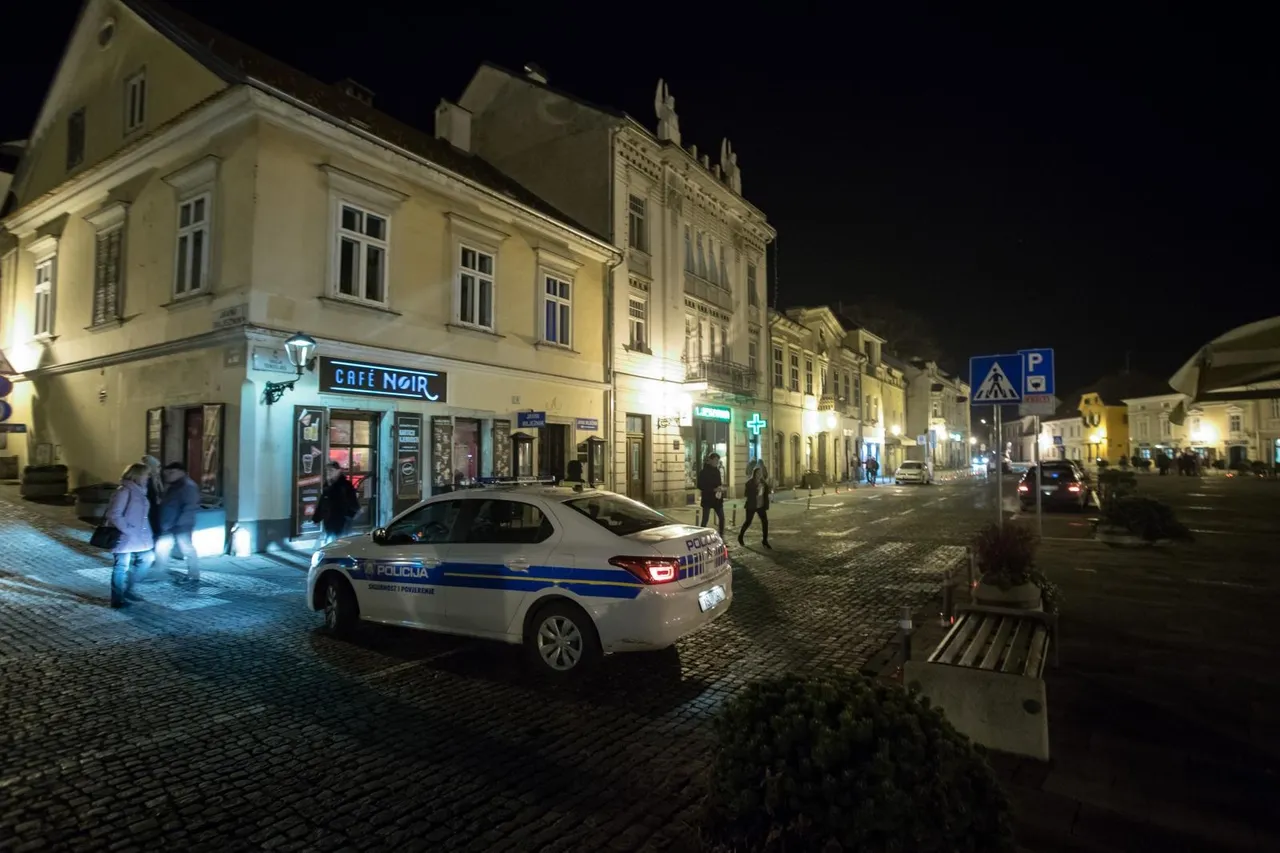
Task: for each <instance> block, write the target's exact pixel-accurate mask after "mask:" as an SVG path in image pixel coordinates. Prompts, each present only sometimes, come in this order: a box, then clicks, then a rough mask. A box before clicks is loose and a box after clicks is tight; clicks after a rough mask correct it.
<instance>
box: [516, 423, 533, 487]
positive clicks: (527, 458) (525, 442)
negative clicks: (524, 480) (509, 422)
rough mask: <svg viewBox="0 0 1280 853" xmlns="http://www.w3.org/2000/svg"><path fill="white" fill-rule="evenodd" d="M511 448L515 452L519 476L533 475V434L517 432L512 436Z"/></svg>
mask: <svg viewBox="0 0 1280 853" xmlns="http://www.w3.org/2000/svg"><path fill="white" fill-rule="evenodd" d="M511 449H512V452H513V453H514V454H515V471H516V476H517V477H532V476H533V436H531V435H529V434H527V433H523V432H517V433H514V434H513V435H512V436H511Z"/></svg>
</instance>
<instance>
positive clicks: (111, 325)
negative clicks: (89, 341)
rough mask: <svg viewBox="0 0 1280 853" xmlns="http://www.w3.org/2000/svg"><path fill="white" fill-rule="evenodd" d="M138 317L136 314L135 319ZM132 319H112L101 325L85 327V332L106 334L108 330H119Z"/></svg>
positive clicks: (94, 324)
mask: <svg viewBox="0 0 1280 853" xmlns="http://www.w3.org/2000/svg"><path fill="white" fill-rule="evenodd" d="M136 316H138V315H136V314H135V315H134V317H136ZM132 319H133V317H112V318H111V319H110V320H104V321H103V322H101V323H93V324H92V325H89V326H85V327H84V330H85V331H86V332H105V331H107V330H108V329H118V328H120V327H121V326H123V325H124V324H125V323H127V322H129V321H130V320H132Z"/></svg>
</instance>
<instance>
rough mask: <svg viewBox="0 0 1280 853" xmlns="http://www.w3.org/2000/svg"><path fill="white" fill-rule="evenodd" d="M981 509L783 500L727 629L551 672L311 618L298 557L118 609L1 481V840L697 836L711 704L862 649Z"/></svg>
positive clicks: (595, 840) (95, 842)
mask: <svg viewBox="0 0 1280 853" xmlns="http://www.w3.org/2000/svg"><path fill="white" fill-rule="evenodd" d="M993 500H994V494H993V493H992V490H990V489H984V488H982V486H981V483H980V482H971V481H959V482H954V483H948V484H944V485H939V486H935V487H926V488H920V487H913V488H898V487H893V486H878V487H875V488H869V487H864V488H860V489H858V490H856V491H854V492H852V493H842V494H839V495H835V494H828V495H826V496H822V495H818V496H816V497H814V498H813V499H812V502H811V503H810V502H809V501H807V500H804V499H801V500H797V501H794V502H790V503H783V504H780V505H778V506H777V507H775V508H774V510H772V511H771V516H772V519H771V520H772V522H773V528H774V530H773V532H772V535H771V539H772V540H773V545H774V547H775V550H774V551H772V552H768V551H764V550H763V549H760V548H759V547H758V546H753V547H749V548H746V549H742V548H738V547H736V546H735V547H734V549H733V559H734V565H735V578H734V585H735V590H734V592H735V597H734V604H733V608H732V609H731V610H730V611H729V613H728V614H727V615H726V616H725V618H723V619H721V620H719V621H718V622H716V623H715V624H714V625H712V626H711V627H710V628H709V629H708V630H706V631H703V632H702V633H700V634H698V635H696V636H694V637H691V638H689V639H687V640H685V641H683V642H681V643H680V644H679V645H678V646H677V647H676V648H675V649H673V650H669V651H667V652H662V653H655V654H633V655H621V656H616V657H611V658H609V659H607V660H606V661H605V662H604V663H603V665H602V666H601V667H599V668H598V669H597V670H596V671H595V672H593V673H591V674H590V675H589V676H588V677H586V678H584V679H583V680H581V681H580V682H577V683H574V684H572V685H569V686H558V687H552V686H548V685H546V684H544V683H542V682H541V681H539V680H538V679H537V678H536V677H534V676H533V675H531V674H529V673H528V672H526V670H525V669H524V667H523V665H522V661H521V657H520V654H519V652H518V650H516V649H513V648H510V647H507V646H501V645H495V644H490V643H485V642H480V641H474V640H466V639H459V638H452V637H441V636H435V635H429V634H425V633H421V632H410V631H404V630H397V629H389V628H369V629H367V630H365V631H363V632H361V634H360V636H359V637H358V638H357V639H356V640H354V641H347V642H342V641H337V640H334V639H331V638H329V637H327V636H325V635H323V634H321V633H319V631H318V624H319V619H318V617H317V616H316V615H315V614H312V613H310V612H309V611H307V610H306V609H305V607H304V606H303V602H302V590H303V582H304V572H303V571H300V570H299V567H298V566H299V565H300V561H298V560H296V559H295V558H288V557H284V558H279V559H276V560H271V559H263V558H255V559H253V560H240V561H236V560H231V559H228V558H222V559H219V560H215V561H210V562H209V563H207V564H206V567H205V569H204V571H203V572H202V574H203V576H204V577H205V578H206V579H208V581H209V583H208V584H207V585H205V586H202V587H201V588H199V589H198V590H187V589H184V588H181V587H176V586H173V585H172V584H170V583H169V582H168V581H166V580H159V581H156V582H153V583H148V584H144V585H143V586H142V587H141V588H140V591H141V593H142V595H143V596H144V598H146V599H147V600H146V603H144V604H140V605H137V606H134V607H131V608H128V609H126V610H122V611H112V610H110V609H108V608H107V607H106V606H105V604H106V602H105V595H106V568H105V565H104V564H105V561H104V560H103V559H102V555H101V554H99V553H97V552H95V551H93V550H92V549H90V548H88V546H87V544H86V540H87V538H88V532H89V531H88V528H87V527H84V526H83V525H78V524H75V523H68V522H67V521H65V520H60V519H59V518H57V517H56V516H51V515H50V514H49V513H48V512H42V511H36V510H35V509H34V508H32V507H31V506H30V505H26V504H21V503H17V502H14V501H12V500H8V499H4V498H0V541H3V542H4V548H3V551H0V685H3V689H2V691H0V715H3V718H4V720H5V723H6V725H5V726H4V727H3V729H0V851H9V850H27V849H59V850H96V849H107V848H110V849H113V850H127V849H135V850H156V849H182V850H219V851H225V850H240V849H269V850H337V849H348V850H365V849H412V850H485V851H488V850H493V851H499V850H520V851H568V850H583V851H600V850H617V851H626V850H658V849H670V850H681V849H696V848H697V846H698V845H697V833H696V829H694V828H693V827H692V826H690V825H689V821H691V820H693V818H694V816H695V815H696V813H697V808H698V805H699V799H700V793H699V792H700V790H701V787H700V786H701V784H702V774H703V772H704V770H705V768H706V765H707V760H708V756H709V752H710V748H711V740H710V735H709V731H708V728H709V727H708V720H709V718H710V716H711V715H712V714H714V712H715V711H716V710H717V708H719V707H720V705H721V704H722V703H723V702H724V701H725V699H726V698H728V697H729V696H731V695H733V694H734V692H735V691H737V690H739V689H740V688H741V687H742V685H744V684H745V683H747V682H749V681H751V680H752V679H754V678H758V677H760V676H765V675H772V674H777V673H782V672H786V671H795V670H806V669H823V670H831V669H835V670H849V671H851V670H857V669H858V668H859V667H861V666H862V665H864V664H865V663H866V661H867V660H868V658H870V657H871V656H872V655H874V654H875V653H876V652H877V651H879V650H880V649H881V648H883V647H884V645H885V644H886V643H887V642H889V641H890V640H891V638H892V636H893V632H894V626H895V621H896V618H897V614H898V613H899V611H900V609H901V607H902V606H903V605H911V606H913V607H919V606H921V605H923V604H924V603H925V602H926V601H928V600H930V599H931V598H932V597H933V596H935V595H936V593H937V590H938V586H939V584H940V582H941V577H942V574H943V572H945V571H946V570H948V569H949V568H952V567H953V566H956V565H959V564H961V563H962V561H963V559H964V548H963V543H964V541H965V539H966V538H967V537H968V536H969V535H971V533H972V531H973V530H974V529H975V528H976V527H977V526H978V525H979V524H981V523H982V522H983V521H985V520H987V516H988V515H991V516H994V513H995V509H994V502H993ZM748 537H749V538H748V544H749V545H750V543H752V542H753V541H754V542H758V532H756V531H753V532H752V533H749V534H748Z"/></svg>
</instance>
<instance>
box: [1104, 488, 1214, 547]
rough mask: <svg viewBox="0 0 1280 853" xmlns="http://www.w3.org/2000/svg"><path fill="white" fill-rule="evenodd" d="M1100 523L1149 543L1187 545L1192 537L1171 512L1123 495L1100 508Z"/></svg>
mask: <svg viewBox="0 0 1280 853" xmlns="http://www.w3.org/2000/svg"><path fill="white" fill-rule="evenodd" d="M1102 521H1103V523H1105V524H1109V525H1111V526H1113V527H1123V528H1124V529H1125V530H1127V531H1129V532H1130V533H1132V534H1134V535H1135V536H1141V537H1142V538H1143V539H1145V540H1147V541H1148V542H1155V541H1157V540H1160V539H1172V540H1174V541H1182V542H1190V541H1191V540H1192V539H1193V538H1194V537H1193V536H1192V535H1191V531H1190V530H1188V529H1187V526H1186V525H1185V524H1183V523H1182V522H1180V521H1178V519H1177V518H1176V517H1175V516H1174V514H1173V508H1172V507H1170V506H1169V505H1168V504H1166V503H1161V502H1160V501H1158V500H1156V499H1155V498H1148V497H1143V496H1142V495H1125V496H1123V497H1119V498H1116V499H1115V500H1111V501H1107V502H1105V503H1103V505H1102Z"/></svg>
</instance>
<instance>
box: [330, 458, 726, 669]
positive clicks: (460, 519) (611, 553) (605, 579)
mask: <svg viewBox="0 0 1280 853" xmlns="http://www.w3.org/2000/svg"><path fill="white" fill-rule="evenodd" d="M731 575H732V572H731V568H730V565H729V553H728V549H727V548H726V547H725V544H724V542H723V540H721V538H720V537H719V536H718V535H717V534H716V532H715V531H713V530H709V529H707V528H704V527H694V526H691V525H688V524H680V523H677V522H674V521H673V520H672V519H670V518H668V517H667V516H665V515H663V514H661V513H659V512H657V511H656V510H654V509H651V508H650V507H648V506H645V505H644V504H642V503H639V502H637V501H634V500H631V499H630V498H626V497H623V496H621V495H618V494H614V493H612V492H606V491H601V490H596V489H582V488H581V487H575V488H569V487H562V486H561V487H557V486H549V485H540V484H528V483H524V484H515V485H501V486H496V487H490V488H482V489H474V490H465V491H459V492H452V493H449V494H442V495H436V496H434V497H432V498H429V499H428V500H426V501H423V502H422V503H420V504H418V505H417V506H415V507H413V508H412V509H410V510H408V511H406V512H404V513H402V514H401V515H399V516H397V517H396V518H395V519H394V520H393V521H391V522H390V523H389V524H388V525H387V526H386V527H383V528H379V529H378V530H375V531H373V533H371V534H367V535H364V536H360V537H355V538H351V539H342V540H338V541H337V542H333V543H330V544H329V545H327V546H325V547H323V548H321V549H320V550H318V551H316V553H315V555H314V556H313V557H312V559H311V570H310V572H309V573H308V575H307V603H308V604H309V606H310V607H311V609H313V610H318V611H323V612H324V620H325V627H326V628H328V629H329V630H330V631H332V632H334V633H338V634H341V633H344V632H346V631H348V630H349V629H350V628H352V627H353V626H354V625H355V624H356V623H358V622H359V621H361V620H364V621H368V622H378V623H383V624H388V625H403V626H408V627H412V628H424V629H427V630H431V631H440V632H444V633H450V634H461V635H466V636H471V637H481V638H487V639H494V640H502V641H505V642H508V643H519V644H523V645H524V646H525V647H526V649H527V653H528V655H529V658H530V659H531V660H532V662H533V663H534V665H535V666H536V667H538V668H540V669H542V670H543V671H545V672H547V673H549V674H554V675H566V674H568V673H571V672H575V671H578V670H581V669H583V668H585V667H586V666H588V665H590V664H591V663H593V662H594V661H595V660H596V659H598V658H599V657H600V656H601V655H602V654H610V653H613V652H626V651H642V650H654V649H663V648H666V647H668V646H670V645H672V644H673V643H675V642H676V641H677V640H679V639H680V638H681V637H684V636H687V635H688V634H690V633H692V632H694V631H697V630H698V629H700V628H704V627H706V626H707V625H709V624H710V623H711V622H713V621H715V620H716V619H718V618H720V617H721V616H723V615H724V614H725V612H726V611H727V610H728V609H729V605H730V603H731V602H732V601H733V584H732V577H731Z"/></svg>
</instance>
